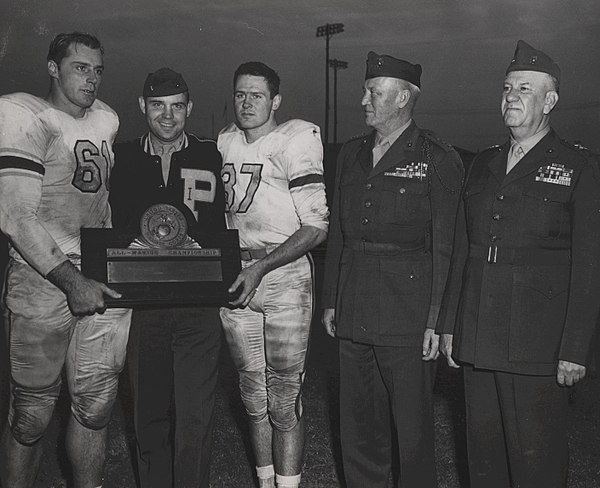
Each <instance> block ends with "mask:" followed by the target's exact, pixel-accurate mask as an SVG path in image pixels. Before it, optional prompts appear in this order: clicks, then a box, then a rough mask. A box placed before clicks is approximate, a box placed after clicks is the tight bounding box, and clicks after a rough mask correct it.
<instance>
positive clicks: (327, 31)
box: [317, 24, 344, 144]
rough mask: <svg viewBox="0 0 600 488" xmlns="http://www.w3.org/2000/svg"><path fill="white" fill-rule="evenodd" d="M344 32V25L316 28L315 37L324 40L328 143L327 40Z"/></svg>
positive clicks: (327, 134) (327, 138)
mask: <svg viewBox="0 0 600 488" xmlns="http://www.w3.org/2000/svg"><path fill="white" fill-rule="evenodd" d="M340 32H344V24H325V25H321V26H319V27H317V37H324V38H325V140H324V143H325V144H328V143H329V39H331V36H333V35H334V34H338V33H340Z"/></svg>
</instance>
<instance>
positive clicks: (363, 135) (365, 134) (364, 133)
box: [348, 132, 369, 142]
mask: <svg viewBox="0 0 600 488" xmlns="http://www.w3.org/2000/svg"><path fill="white" fill-rule="evenodd" d="M368 135H369V133H368V132H363V133H362V134H356V135H355V136H352V137H351V138H350V139H348V142H350V141H354V140H356V139H365V138H366V137H367V136H368Z"/></svg>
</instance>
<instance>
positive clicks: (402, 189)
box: [398, 188, 406, 193]
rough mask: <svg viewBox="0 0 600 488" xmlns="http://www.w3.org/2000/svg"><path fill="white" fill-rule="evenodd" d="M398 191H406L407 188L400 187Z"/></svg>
mask: <svg viewBox="0 0 600 488" xmlns="http://www.w3.org/2000/svg"><path fill="white" fill-rule="evenodd" d="M398 191H399V192H400V193H406V188H400V189H399V190H398Z"/></svg>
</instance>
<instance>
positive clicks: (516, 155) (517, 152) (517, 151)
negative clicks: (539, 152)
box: [506, 142, 525, 174]
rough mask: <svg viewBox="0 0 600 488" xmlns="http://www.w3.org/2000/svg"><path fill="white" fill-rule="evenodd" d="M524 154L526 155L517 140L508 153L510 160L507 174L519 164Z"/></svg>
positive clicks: (507, 164) (507, 165)
mask: <svg viewBox="0 0 600 488" xmlns="http://www.w3.org/2000/svg"><path fill="white" fill-rule="evenodd" d="M523 156H525V152H524V151H523V148H522V147H521V146H520V145H519V144H517V143H516V142H515V143H514V144H513V145H512V146H510V152H509V153H508V160H507V162H506V174H508V173H510V170H511V169H513V168H514V167H515V166H516V165H517V163H518V162H519V160H520V159H521V158H522V157H523Z"/></svg>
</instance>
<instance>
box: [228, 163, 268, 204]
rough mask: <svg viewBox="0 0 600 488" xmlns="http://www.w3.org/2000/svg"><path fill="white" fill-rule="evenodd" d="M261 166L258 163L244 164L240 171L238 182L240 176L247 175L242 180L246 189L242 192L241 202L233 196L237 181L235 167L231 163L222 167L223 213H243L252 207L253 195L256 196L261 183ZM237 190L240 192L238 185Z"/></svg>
mask: <svg viewBox="0 0 600 488" xmlns="http://www.w3.org/2000/svg"><path fill="white" fill-rule="evenodd" d="M262 168H263V165H262V164H260V163H244V164H242V167H241V169H240V180H242V177H241V175H248V176H246V177H245V178H243V180H244V181H247V184H246V188H245V191H244V195H243V197H242V198H241V200H239V199H236V194H235V188H234V187H235V184H236V183H237V180H238V175H237V173H236V171H235V167H234V166H233V164H231V163H227V164H224V165H223V169H222V170H221V177H222V178H223V186H224V187H225V211H226V212H235V213H245V212H247V211H248V209H249V208H250V205H252V202H253V201H254V195H255V194H256V190H258V187H259V185H260V181H261V173H262ZM238 189H239V190H240V191H241V189H243V187H242V188H240V185H238ZM236 201H239V204H238V205H237V208H234V207H235V205H234V204H235V203H236Z"/></svg>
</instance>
